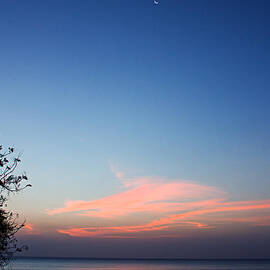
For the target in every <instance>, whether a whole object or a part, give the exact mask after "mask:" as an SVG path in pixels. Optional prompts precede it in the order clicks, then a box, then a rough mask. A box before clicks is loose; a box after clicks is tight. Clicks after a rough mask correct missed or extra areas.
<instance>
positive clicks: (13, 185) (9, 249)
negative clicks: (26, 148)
mask: <svg viewBox="0 0 270 270" xmlns="http://www.w3.org/2000/svg"><path fill="white" fill-rule="evenodd" d="M20 162H21V160H20V158H19V156H14V148H13V147H9V148H8V149H7V150H3V147H2V145H0V267H1V268H3V267H4V266H6V265H8V263H9V262H10V259H11V258H12V257H13V255H14V254H15V253H17V252H21V251H22V250H23V249H27V247H26V246H18V243H17V239H16V237H15V234H16V232H18V230H19V229H21V228H22V227H23V226H24V223H25V222H23V223H19V222H18V214H14V213H13V212H12V211H7V210H5V207H6V206H7V200H8V197H9V195H10V194H11V193H17V192H19V191H21V190H23V189H25V188H26V187H31V185H30V184H23V183H24V182H25V181H27V180H28V178H27V176H26V175H25V173H23V174H20V175H14V174H13V173H14V171H15V169H16V168H17V166H18V164H19V163H20Z"/></svg>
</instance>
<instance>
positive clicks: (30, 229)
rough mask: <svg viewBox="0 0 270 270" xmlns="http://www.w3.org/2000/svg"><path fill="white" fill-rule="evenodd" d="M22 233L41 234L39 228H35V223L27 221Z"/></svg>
mask: <svg viewBox="0 0 270 270" xmlns="http://www.w3.org/2000/svg"><path fill="white" fill-rule="evenodd" d="M21 233H22V234H31V235H39V234H40V231H39V230H38V229H37V228H35V226H34V225H33V224H31V223H25V224H24V226H23V229H22V231H21Z"/></svg>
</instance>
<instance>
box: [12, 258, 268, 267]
mask: <svg viewBox="0 0 270 270" xmlns="http://www.w3.org/2000/svg"><path fill="white" fill-rule="evenodd" d="M12 269H13V270H49V269H50V270H51V269H56V270H86V269H91V270H101V269H104V270H142V269H145V270H270V260H90V259H89V260H88V259H47V258H46V259H45V258H42V259H40V258H27V259H26V258H23V259H22V258H18V259H16V260H15V262H14V263H13V264H12Z"/></svg>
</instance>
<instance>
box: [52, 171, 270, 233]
mask: <svg viewBox="0 0 270 270" xmlns="http://www.w3.org/2000/svg"><path fill="white" fill-rule="evenodd" d="M111 170H112V172H113V173H114V175H115V176H116V177H117V178H119V179H120V181H121V182H122V184H123V185H124V187H125V188H126V190H124V191H123V192H120V193H118V194H114V195H112V196H108V197H105V198H101V199H98V200H92V201H79V200H78V201H67V202H66V203H65V205H64V207H62V208H56V209H52V210H47V213H48V214H49V215H56V214H62V213H71V214H72V213H75V214H76V215H83V216H89V217H91V218H102V219H109V220H110V221H111V222H113V223H115V224H117V223H119V220H120V219H121V218H123V217H125V218H126V219H127V218H129V217H133V216H135V215H137V214H141V215H143V216H144V217H145V219H148V220H149V219H152V220H151V221H150V222H144V223H143V222H141V221H140V223H141V224H139V225H138V224H135V225H128V226H126V225H121V226H100V227H78V228H66V229H59V230H58V232H59V233H63V234H68V235H70V236H76V237H111V238H113V237H119V238H123V237H138V235H139V234H143V235H144V237H146V236H147V235H148V236H151V235H152V236H153V235H154V234H155V232H158V233H159V234H157V236H159V235H161V232H162V233H164V234H165V235H167V236H169V235H170V233H174V234H175V231H178V230H179V228H180V229H181V228H182V229H183V228H190V229H197V230H198V229H199V230H204V229H211V228H214V227H215V226H216V225H215V224H216V223H217V220H219V222H221V219H220V217H218V216H219V215H220V214H222V215H225V214H226V215H227V216H228V215H229V218H230V221H228V219H227V220H226V219H223V221H222V222H223V223H229V222H240V221H239V219H238V221H237V218H236V217H235V216H234V215H235V213H239V212H241V213H243V214H244V215H247V216H245V217H244V218H245V222H246V223H249V222H250V223H252V224H257V225H258V226H259V225H262V224H268V222H269V219H268V216H267V215H266V216H265V214H264V217H263V216H261V217H260V216H259V217H256V218H254V213H255V212H256V213H259V214H260V211H263V210H268V211H269V209H270V200H264V201H238V202H230V201H228V200H227V199H226V194H225V193H224V192H222V191H221V190H219V189H217V188H215V187H211V186H207V185H201V184H198V183H194V182H190V181H180V180H175V181H168V180H166V181H164V180H162V179H157V178H153V177H148V178H146V177H145V178H135V179H127V178H125V174H124V173H123V172H118V171H117V170H116V169H115V168H114V167H113V166H111ZM153 216H154V217H155V218H153ZM269 216H270V214H269ZM227 218H228V217H227ZM263 220H264V221H263ZM255 221H256V222H255Z"/></svg>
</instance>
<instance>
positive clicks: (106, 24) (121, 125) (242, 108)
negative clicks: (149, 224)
mask: <svg viewBox="0 0 270 270" xmlns="http://www.w3.org/2000/svg"><path fill="white" fill-rule="evenodd" d="M269 11H270V2H269V1H268V0H265V1H260V0H259V1H255V0H253V1H248V0H245V1H243V0H241V1H240V0H227V1H223V0H218V1H217V0H212V1H211V0H196V1H195V0H188V1H187V0H185V1H184V0H175V1H174V0H160V3H159V5H154V3H153V2H152V1H151V0H135V1H129V0H106V1H104V0H89V1H80V0H76V1H75V0H72V1H69V0H63V1H60V0H57V1H52V0H49V1H29V0H26V1H19V0H17V1H12V0H10V1H4V0H2V1H0V38H1V42H0V82H1V84H0V89H1V129H0V139H1V143H3V144H4V145H11V144H12V145H14V146H15V147H17V148H18V150H19V151H24V155H23V159H24V164H23V168H24V169H25V170H26V171H27V172H28V174H29V175H30V176H31V179H32V181H33V184H34V188H33V190H31V191H29V192H25V193H24V195H23V196H20V197H19V199H18V202H16V203H15V204H14V205H17V204H18V205H20V206H18V207H21V208H22V209H27V211H26V213H27V214H26V215H28V216H29V215H33V220H35V219H38V218H37V217H38V216H39V215H40V213H41V211H44V210H45V209H48V208H56V207H60V206H61V205H62V204H63V202H64V200H66V199H72V200H90V199H97V198H100V197H104V196H107V195H111V194H113V193H115V192H117V191H118V190H119V186H118V181H117V180H116V179H115V177H114V176H113V175H112V173H111V171H110V168H109V164H114V165H115V166H117V167H118V168H120V170H123V171H127V172H128V173H129V174H132V175H133V176H134V175H135V176H138V175H139V176H140V175H144V176H145V175H147V176H158V177H163V178H166V179H188V180H193V181H198V182H200V183H203V184H205V185H210V186H216V187H218V188H220V189H222V190H225V191H226V192H228V193H229V194H230V197H231V198H232V199H233V200H259V199H269V197H270V196H269V192H268V190H270V181H269V177H270V169H269V161H270V158H269V156H270V151H269V150H270V148H269V135H270V125H269V124H270V119H269V116H270V106H269V98H270V92H269V86H270V76H269V65H270V50H269V48H270V18H269ZM48 194H50V196H51V197H50V199H49V198H48ZM33 200H35V202H36V203H35V208H31V207H33ZM60 255H61V254H60Z"/></svg>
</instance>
